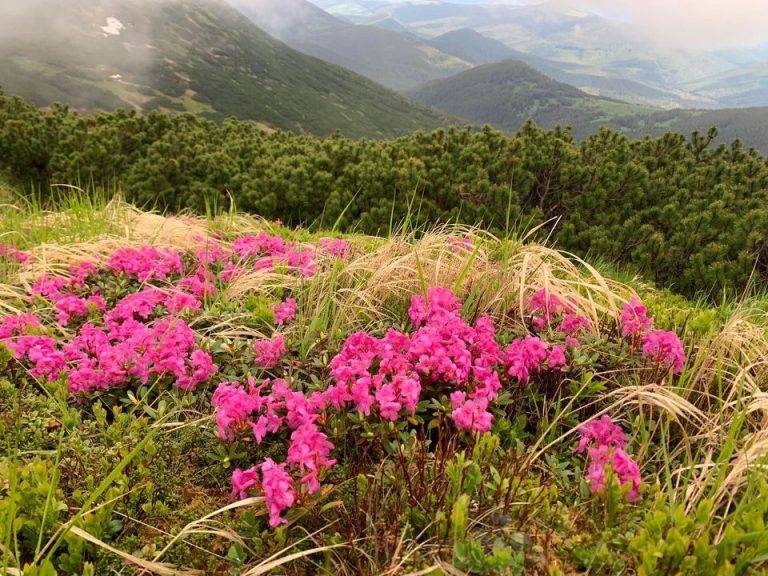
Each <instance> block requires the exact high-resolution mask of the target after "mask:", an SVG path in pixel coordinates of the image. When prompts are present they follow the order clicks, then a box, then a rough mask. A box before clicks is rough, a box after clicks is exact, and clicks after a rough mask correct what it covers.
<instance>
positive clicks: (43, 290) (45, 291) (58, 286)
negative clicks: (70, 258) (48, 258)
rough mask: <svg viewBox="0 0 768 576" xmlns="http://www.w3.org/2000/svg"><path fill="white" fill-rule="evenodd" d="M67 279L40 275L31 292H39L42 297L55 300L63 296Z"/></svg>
mask: <svg viewBox="0 0 768 576" xmlns="http://www.w3.org/2000/svg"><path fill="white" fill-rule="evenodd" d="M67 284H68V283H67V281H66V279H64V278H61V277H60V276H47V275H45V274H44V275H42V276H40V278H38V279H37V282H35V283H34V285H33V286H32V293H33V294H39V295H40V296H42V297H43V298H45V299H47V300H50V301H51V302H55V301H56V300H58V299H59V298H61V297H62V296H64V289H65V288H67Z"/></svg>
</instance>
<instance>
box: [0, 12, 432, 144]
mask: <svg viewBox="0 0 768 576" xmlns="http://www.w3.org/2000/svg"><path fill="white" fill-rule="evenodd" d="M11 4H12V3H11ZM12 18H13V19H15V20H14V21H13V23H14V24H15V28H16V29H17V32H16V33H15V34H14V35H13V36H8V35H5V36H4V37H3V39H2V41H0V85H2V86H3V88H4V89H5V90H6V91H7V92H9V93H12V94H19V95H21V96H23V97H25V98H27V99H29V100H31V101H32V102H35V103H36V104H38V105H42V106H45V105H49V104H51V103H53V102H55V101H61V102H63V103H66V104H69V105H71V106H72V107H74V108H77V109H82V110H88V111H90V110H97V109H114V108H118V107H129V108H134V109H137V110H141V111H145V112H146V111H151V110H154V109H161V110H170V111H179V112H184V111H186V112H193V113H198V114H202V115H204V116H207V117H211V118H218V119H223V118H225V117H227V116H236V117H238V118H242V119H248V120H254V121H256V122H260V123H262V124H263V125H264V126H265V127H272V128H283V129H288V130H294V131H306V132H311V133H317V134H328V133H330V132H333V131H335V130H339V131H341V132H343V133H344V134H346V135H349V136H355V137H358V136H367V137H377V138H383V137H392V136H397V135H401V134H406V133H409V132H412V131H413V130H416V129H431V128H435V127H437V126H441V125H444V124H445V123H446V122H447V120H446V118H445V117H443V116H441V115H440V114H438V113H435V112H434V111H432V110H428V109H426V108H424V107H422V106H419V105H416V104H414V103H412V102H410V101H408V100H406V99H405V98H403V97H401V96H400V95H397V94H395V93H393V92H391V91H389V90H387V89H385V88H384V87H382V86H380V85H378V84H376V83H374V82H372V81H370V80H369V79H366V78H363V77H362V76H359V75H357V74H355V73H353V72H350V71H348V70H345V69H343V68H340V67H338V66H335V65H332V64H328V63H326V62H324V61H322V60H319V59H317V58H313V57H310V56H306V55H304V54H301V53H300V52H297V51H295V50H293V49H291V48H289V47H288V46H286V45H285V44H283V43H282V42H280V41H278V40H276V39H274V38H272V37H271V36H269V35H268V34H267V33H265V32H264V31H263V30H261V29H259V28H258V27H257V26H256V25H254V24H253V23H252V22H251V21H250V20H249V19H248V18H246V17H245V16H244V15H242V14H241V13H239V12H238V11H236V10H235V9H234V8H232V7H231V6H229V5H228V4H226V3H225V2H223V1H220V0H41V1H39V2H37V3H35V4H34V5H33V7H32V8H30V9H29V10H27V11H24V10H21V11H20V10H19V7H18V6H17V7H11V6H9V5H8V4H7V3H4V4H3V5H0V20H1V21H3V22H4V23H8V22H9V21H11V20H10V19H12Z"/></svg>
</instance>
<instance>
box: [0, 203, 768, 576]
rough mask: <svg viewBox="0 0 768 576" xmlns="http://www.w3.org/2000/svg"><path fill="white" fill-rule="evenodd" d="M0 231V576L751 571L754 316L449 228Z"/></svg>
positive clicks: (757, 470) (757, 395) (758, 398)
mask: <svg viewBox="0 0 768 576" xmlns="http://www.w3.org/2000/svg"><path fill="white" fill-rule="evenodd" d="M0 224H2V230H3V236H2V251H1V252H0V295H1V296H2V297H1V298H0V432H2V434H0V436H1V437H2V438H3V452H2V457H1V458H0V470H1V471H2V472H1V473H0V478H2V479H3V480H2V483H0V558H2V566H3V570H4V572H5V573H8V574H25V575H55V574H109V573H116V574H147V573H155V574H193V573H204V574H243V575H256V574H264V573H277V574H279V573H283V574H330V573H333V574H382V573H385V574H413V575H415V574H448V575H455V574H468V573H471V574H573V573H592V574H617V573H626V574H648V575H651V574H697V575H704V574H713V575H714V574H758V573H762V572H763V571H764V569H765V563H766V561H768V528H766V518H768V483H766V478H765V468H764V464H765V454H766V451H767V450H768V441H767V440H766V432H765V421H766V417H767V415H768V412H767V410H768V404H766V399H765V392H764V390H765V384H766V368H767V367H766V361H765V358H766V357H767V356H768V354H767V353H768V340H767V339H766V325H767V323H768V318H766V310H768V305H767V304H766V302H765V300H764V299H758V298H751V299H744V300H741V301H738V302H737V301H735V300H734V301H729V302H727V303H725V304H722V305H720V306H718V307H712V306H711V305H709V304H706V303H704V302H703V301H689V300H686V299H684V298H683V297H681V296H678V295H673V294H671V293H669V292H663V291H658V290H656V289H653V288H651V287H649V286H647V285H645V284H643V283H641V282H639V281H635V282H633V283H632V284H628V283H622V282H619V281H617V280H614V279H612V278H611V276H610V274H601V273H599V272H598V271H597V270H596V269H595V268H594V267H593V266H591V265H589V264H588V263H587V262H585V261H582V260H579V259H577V258H576V257H574V256H570V255H568V254H565V253H562V252H559V251H557V250H554V249H552V248H549V247H546V246H544V245H541V244H537V243H535V242H532V241H524V240H523V239H520V238H518V237H515V236H512V235H505V236H494V235H492V234H491V233H489V232H485V231H480V230H479V229H475V228H468V227H465V226H458V225H450V226H443V227H439V228H436V229H435V228H432V229H418V228H414V227H413V226H412V225H411V223H410V222H409V221H406V222H403V223H402V225H401V226H400V227H399V228H398V229H397V230H396V233H394V234H392V235H391V236H390V237H388V238H381V237H372V236H366V235H362V234H353V235H341V234H339V233H337V232H336V231H334V230H333V229H332V228H330V229H329V230H325V231H317V232H313V231H308V230H306V229H292V228H288V227H285V226H283V225H282V224H280V223H275V222H274V221H270V220H268V219H259V218H255V217H252V216H245V215H241V214H238V213H235V212H229V213H218V214H216V215H214V214H210V215H208V216H207V217H204V218H202V217H194V216H189V215H186V216H169V217H164V216H160V215H158V214H153V213H149V212H144V211H141V210H138V209H136V208H134V207H132V206H130V205H127V204H124V203H123V202H122V201H120V200H117V199H115V200H112V201H110V202H108V203H107V202H103V201H100V200H98V199H95V198H93V197H91V198H88V197H84V196H78V195H70V196H69V199H68V200H67V201H66V202H65V204H64V205H63V206H60V207H59V209H58V210H56V211H53V212H46V211H43V210H41V209H39V208H36V207H34V205H31V206H28V207H25V208H19V207H17V206H10V205H6V206H4V207H2V208H0Z"/></svg>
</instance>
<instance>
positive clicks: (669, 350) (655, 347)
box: [619, 296, 685, 374]
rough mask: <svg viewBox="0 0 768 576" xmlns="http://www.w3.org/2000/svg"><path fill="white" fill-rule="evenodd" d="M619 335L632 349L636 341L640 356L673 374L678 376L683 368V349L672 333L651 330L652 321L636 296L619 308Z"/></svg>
mask: <svg viewBox="0 0 768 576" xmlns="http://www.w3.org/2000/svg"><path fill="white" fill-rule="evenodd" d="M619 326H620V327H621V335H622V336H623V337H624V338H629V339H630V341H631V342H632V346H633V348H634V347H635V346H637V343H638V341H639V342H640V344H642V354H643V356H645V357H646V358H650V359H651V361H653V362H655V363H656V364H658V365H660V366H665V367H668V368H669V369H671V370H672V373H673V374H680V373H681V372H682V371H683V368H684V367H685V348H684V347H683V343H682V342H681V341H680V338H679V337H678V336H677V334H675V333H674V332H668V331H665V330H652V328H653V320H652V319H651V318H649V317H648V314H647V308H646V307H645V306H644V305H643V304H642V303H641V302H640V300H639V299H638V298H637V296H633V297H632V299H631V300H630V301H629V302H626V303H625V304H624V305H623V306H622V308H621V314H620V315H619Z"/></svg>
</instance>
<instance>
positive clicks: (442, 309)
mask: <svg viewBox="0 0 768 576" xmlns="http://www.w3.org/2000/svg"><path fill="white" fill-rule="evenodd" d="M460 308H461V303H460V302H459V300H458V298H456V296H454V295H453V292H451V291H450V290H448V289H447V288H442V287H436V288H430V289H429V290H427V297H426V299H425V298H424V296H422V295H421V294H414V295H413V296H412V297H411V307H410V309H409V310H408V316H409V317H410V318H411V322H413V325H414V326H415V327H416V328H418V327H419V326H421V325H422V324H424V323H425V322H427V321H429V320H430V319H432V318H434V317H435V316H440V317H444V316H445V315H451V314H455V313H457V312H458V311H459V309H460Z"/></svg>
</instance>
